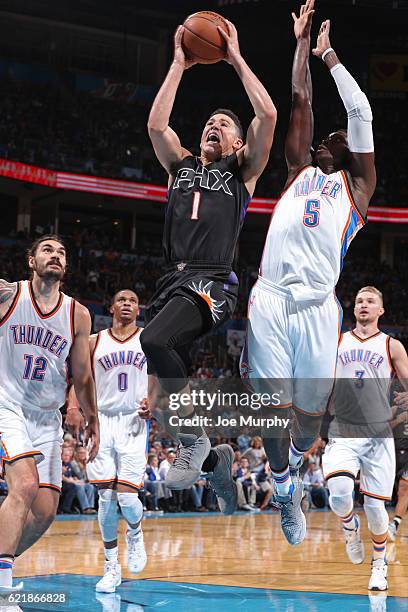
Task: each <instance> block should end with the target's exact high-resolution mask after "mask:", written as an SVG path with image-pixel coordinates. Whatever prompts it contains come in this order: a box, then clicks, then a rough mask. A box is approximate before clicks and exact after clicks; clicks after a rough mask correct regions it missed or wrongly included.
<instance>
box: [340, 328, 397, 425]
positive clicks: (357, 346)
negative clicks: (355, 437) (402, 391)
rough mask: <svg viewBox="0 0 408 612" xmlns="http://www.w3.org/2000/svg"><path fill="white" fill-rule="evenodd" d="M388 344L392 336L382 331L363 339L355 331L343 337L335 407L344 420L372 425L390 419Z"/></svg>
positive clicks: (392, 373)
mask: <svg viewBox="0 0 408 612" xmlns="http://www.w3.org/2000/svg"><path fill="white" fill-rule="evenodd" d="M389 344H390V336H388V335H387V334H384V333H383V332H381V331H378V332H377V333H375V334H374V335H373V336H370V337H369V338H364V339H363V338H360V337H359V336H358V335H356V334H355V333H354V332H353V331H351V332H346V333H345V334H343V336H342V337H341V339H340V343H339V349H338V355H337V368H336V385H335V393H334V398H333V405H334V407H335V412H336V415H337V416H341V417H342V419H343V420H344V419H346V420H347V419H348V422H350V423H367V424H368V425H370V424H373V423H386V422H388V421H389V420H390V419H391V417H392V412H391V405H390V397H389V391H390V384H391V379H392V377H393V375H394V369H393V366H392V362H391V356H390V348H389Z"/></svg>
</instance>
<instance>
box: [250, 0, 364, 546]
mask: <svg viewBox="0 0 408 612" xmlns="http://www.w3.org/2000/svg"><path fill="white" fill-rule="evenodd" d="M313 13H314V0H308V1H307V2H306V4H304V5H303V6H302V8H301V11H300V16H299V17H297V16H296V15H295V14H292V17H293V20H294V33H295V37H296V39H297V46H296V51H295V56H294V60H293V69H292V113H291V118H290V124H289V131H288V134H287V138H286V143H285V154H286V161H287V166H288V179H287V182H286V185H285V190H284V192H283V194H282V195H281V198H280V200H279V202H278V203H277V206H276V208H275V211H274V214H273V216H272V219H271V223H270V226H269V231H268V236H267V239H266V244H265V247H264V253H263V257H262V262H261V266H260V270H259V278H258V281H257V283H256V285H255V287H254V288H253V290H252V292H251V296H250V299H249V308H248V328H247V343H246V346H245V348H244V351H243V355H242V359H241V364H242V365H241V369H242V374H243V376H247V377H248V376H249V378H251V379H254V380H253V381H252V380H251V382H252V383H253V386H255V385H258V386H260V388H261V390H262V391H267V390H268V386H269V387H272V389H271V391H269V393H270V394H271V393H273V392H274V391H279V393H280V405H279V406H277V407H276V406H270V407H267V408H266V409H265V413H266V414H265V416H268V417H269V416H273V414H274V413H275V414H276V415H277V416H278V417H283V418H285V417H288V416H289V413H290V410H291V408H292V409H293V413H294V421H293V428H292V431H291V432H289V431H288V430H287V429H283V430H282V431H281V432H279V434H278V435H277V434H276V433H274V434H273V437H271V436H269V435H268V434H267V432H264V434H265V435H264V447H265V451H266V453H267V456H268V460H269V464H270V466H271V469H272V476H273V480H274V487H275V495H274V501H275V504H276V505H277V506H278V508H279V509H280V511H281V526H282V530H283V532H284V534H285V536H286V538H287V540H288V542H289V543H290V544H294V545H296V544H299V543H300V542H302V541H303V539H304V537H305V535H306V520H305V516H304V514H303V512H302V510H301V507H300V503H301V499H302V492H303V484H302V481H301V479H300V478H299V472H298V469H299V467H300V464H301V462H302V457H303V453H304V452H305V451H307V450H308V449H309V448H310V447H311V446H312V444H313V442H314V440H315V439H316V437H317V435H318V433H319V431H320V425H321V420H322V415H323V414H324V412H325V409H326V405H327V400H328V398H329V396H330V392H331V389H332V386H333V375H334V371H335V366H336V357H337V345H338V338H339V332H340V319H341V313H340V312H339V305H338V302H337V300H336V297H335V295H334V288H335V286H336V283H337V280H338V278H339V274H340V271H341V267H342V259H343V257H344V256H345V254H346V251H347V248H348V246H349V244H350V242H351V240H352V239H353V238H354V236H355V234H356V233H357V231H358V230H359V229H360V228H361V227H362V226H363V224H364V223H365V220H364V219H365V215H366V212H367V208H368V205H369V202H370V198H371V196H372V195H373V192H374V188H375V184H376V173H375V167H374V145H373V133H372V127H371V119H372V115H371V109H370V105H369V102H368V100H367V97H366V96H365V94H364V93H363V92H362V91H361V89H360V88H359V86H358V84H357V83H356V81H355V80H354V79H353V77H352V76H351V75H350V73H349V72H348V71H347V69H346V68H345V66H343V64H341V63H340V60H339V59H338V57H337V55H336V53H335V51H334V50H333V48H332V47H331V44H330V40H329V29H330V24H329V22H328V21H325V22H324V23H323V24H322V27H321V28H320V32H319V36H318V39H317V46H316V48H315V49H314V50H313V53H314V55H316V56H317V57H320V58H321V59H322V60H323V63H324V64H325V65H326V67H327V68H328V69H329V70H330V73H331V75H332V77H333V79H334V81H335V83H336V85H337V89H338V91H339V94H340V96H341V99H342V101H343V103H344V106H345V109H346V111H347V116H348V131H347V133H346V132H344V131H340V132H333V133H332V134H330V135H329V136H328V137H327V138H325V139H324V140H323V142H322V143H321V144H320V145H319V147H318V149H317V152H316V154H315V156H314V157H312V154H311V146H312V140H313V112H312V106H311V104H312V83H311V77H310V70H309V52H310V28H311V23H312V17H313ZM274 381H275V382H274ZM275 411H276V412H275Z"/></svg>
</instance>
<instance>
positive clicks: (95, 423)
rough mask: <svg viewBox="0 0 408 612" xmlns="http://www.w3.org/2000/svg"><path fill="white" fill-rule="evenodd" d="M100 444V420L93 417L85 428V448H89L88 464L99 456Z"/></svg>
mask: <svg viewBox="0 0 408 612" xmlns="http://www.w3.org/2000/svg"><path fill="white" fill-rule="evenodd" d="M99 443H100V432H99V419H98V417H97V416H94V417H91V419H90V420H89V421H88V423H87V424H86V427H85V436H84V446H87V447H88V446H89V448H88V459H87V461H86V462H87V463H90V461H93V460H94V459H95V457H96V455H97V454H98V450H99Z"/></svg>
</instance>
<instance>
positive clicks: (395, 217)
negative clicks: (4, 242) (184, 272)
mask: <svg viewBox="0 0 408 612" xmlns="http://www.w3.org/2000/svg"><path fill="white" fill-rule="evenodd" d="M0 176H6V177H8V178H13V179H16V180H18V181H25V182H28V183H36V184H38V185H47V186H48V187H54V188H55V187H57V188H60V189H70V190H74V191H83V192H87V193H101V194H104V195H114V196H119V197H122V198H132V199H134V200H149V201H153V202H165V201H166V193H167V188H166V187H161V186H159V185H150V184H148V183H131V182H129V181H120V180H117V179H107V178H102V177H100V176H88V175H86V174H71V173H70V172H56V171H54V170H47V169H46V168H38V167H37V166H30V165H28V164H22V163H20V162H14V161H9V160H8V159H1V158H0ZM276 202H277V200H276V199H275V198H252V200H251V202H250V205H249V208H248V210H249V212H251V213H261V214H262V213H263V214H269V215H270V214H271V213H272V212H273V209H274V208H275V204H276ZM368 220H369V221H377V222H380V223H408V208H390V207H384V206H370V208H369V212H368Z"/></svg>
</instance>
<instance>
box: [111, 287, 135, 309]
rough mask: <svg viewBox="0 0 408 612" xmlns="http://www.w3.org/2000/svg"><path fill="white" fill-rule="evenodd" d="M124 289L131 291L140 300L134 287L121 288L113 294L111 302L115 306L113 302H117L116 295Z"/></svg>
mask: <svg viewBox="0 0 408 612" xmlns="http://www.w3.org/2000/svg"><path fill="white" fill-rule="evenodd" d="M122 291H130V292H131V293H133V294H134V295H135V296H136V299H137V301H138V302H139V296H138V295H137V293H136V291H133V289H119V290H118V291H116V293H115V295H113V296H112V299H111V303H110V305H111V306H113V304H114V303H115V300H116V296H117V295H118V293H122Z"/></svg>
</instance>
